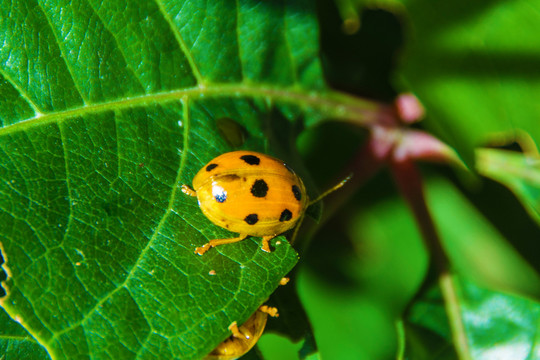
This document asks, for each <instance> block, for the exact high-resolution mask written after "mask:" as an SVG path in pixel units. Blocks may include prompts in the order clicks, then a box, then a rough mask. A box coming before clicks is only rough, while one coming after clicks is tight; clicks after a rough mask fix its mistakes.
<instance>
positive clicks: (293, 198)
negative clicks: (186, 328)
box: [182, 151, 348, 255]
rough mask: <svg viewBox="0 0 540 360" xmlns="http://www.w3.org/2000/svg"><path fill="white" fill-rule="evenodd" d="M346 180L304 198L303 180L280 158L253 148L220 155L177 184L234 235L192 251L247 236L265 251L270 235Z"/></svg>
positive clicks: (289, 224) (293, 222)
mask: <svg viewBox="0 0 540 360" xmlns="http://www.w3.org/2000/svg"><path fill="white" fill-rule="evenodd" d="M347 180H348V178H347V179H345V180H344V181H342V182H341V183H340V184H338V185H337V186H335V187H334V188H332V189H331V190H330V191H327V192H326V193H324V194H323V195H321V196H319V197H318V198H317V199H316V200H314V201H311V202H310V201H309V199H308V196H307V193H306V188H305V187H304V183H303V182H302V180H301V179H300V177H299V176H298V175H296V174H295V172H294V171H293V170H292V169H291V168H290V167H289V166H288V165H287V164H285V163H284V162H283V161H281V160H279V159H276V158H274V157H271V156H268V155H265V154H260V153H257V152H253V151H233V152H228V153H225V154H223V155H220V156H218V157H216V158H215V159H213V160H212V161H210V162H209V163H208V164H206V165H205V166H204V167H203V168H202V169H201V170H199V172H198V173H197V174H196V175H195V177H194V178H193V189H191V188H190V187H189V186H187V185H182V192H184V193H185V194H187V195H190V196H196V197H197V199H198V202H199V207H200V208H201V210H202V212H203V213H204V215H206V217H207V218H208V219H210V221H211V222H213V223H214V224H216V225H218V226H221V227H222V228H225V229H227V230H230V231H233V232H236V233H238V236H237V237H235V238H231V239H214V240H210V241H209V242H208V243H206V244H204V245H203V246H201V247H198V248H197V249H195V252H196V253H197V254H199V255H202V254H204V253H205V252H206V251H208V250H209V249H210V248H212V247H214V246H217V245H222V244H230V243H234V242H237V241H241V240H244V239H245V238H246V237H248V236H250V235H252V236H260V237H262V249H263V250H264V251H266V252H270V246H269V241H270V240H271V239H273V238H274V237H276V236H277V235H279V234H281V233H283V232H285V231H287V230H289V229H291V228H293V227H294V226H295V225H296V224H297V223H298V221H299V220H300V219H301V218H302V217H303V215H304V212H305V210H306V208H307V207H308V206H309V205H311V204H313V203H314V202H317V201H319V200H320V199H321V198H322V197H324V196H325V195H327V194H328V193H329V192H331V191H334V190H335V189H337V188H339V187H341V186H342V185H343V184H344V183H345V181H347Z"/></svg>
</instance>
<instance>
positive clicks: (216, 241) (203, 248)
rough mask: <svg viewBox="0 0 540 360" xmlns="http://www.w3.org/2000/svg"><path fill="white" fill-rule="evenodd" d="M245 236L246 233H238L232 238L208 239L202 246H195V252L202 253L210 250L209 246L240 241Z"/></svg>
mask: <svg viewBox="0 0 540 360" xmlns="http://www.w3.org/2000/svg"><path fill="white" fill-rule="evenodd" d="M247 237H248V235H247V234H244V235H243V234H240V235H238V237H235V238H232V239H214V240H210V241H209V242H207V243H206V244H204V245H203V246H201V247H198V248H196V249H195V253H196V254H199V255H202V254H204V253H205V252H207V251H208V250H210V249H211V248H213V247H214V246H218V245H223V244H232V243H235V242H238V241H242V240H244V239H245V238H247Z"/></svg>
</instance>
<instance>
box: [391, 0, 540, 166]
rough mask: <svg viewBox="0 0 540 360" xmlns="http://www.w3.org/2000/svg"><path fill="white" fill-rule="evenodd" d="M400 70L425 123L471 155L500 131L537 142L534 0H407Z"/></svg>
mask: <svg viewBox="0 0 540 360" xmlns="http://www.w3.org/2000/svg"><path fill="white" fill-rule="evenodd" d="M402 3H404V4H405V6H406V9H405V14H406V18H407V20H408V21H407V24H408V31H407V34H408V39H407V45H406V49H405V50H406V53H405V55H404V57H403V59H404V60H403V63H402V68H401V71H400V75H401V79H403V80H404V81H405V83H406V84H407V88H409V89H410V90H412V91H414V92H415V93H416V94H417V95H418V97H419V98H420V100H421V102H422V103H423V104H424V105H425V106H426V109H427V114H428V118H427V119H426V124H427V125H428V126H429V127H430V128H431V129H432V130H434V131H436V134H437V135H439V136H440V137H442V138H444V139H445V140H446V141H448V142H449V143H450V144H451V145H453V146H454V147H456V148H457V149H458V150H459V151H460V152H461V153H462V154H464V155H466V157H467V158H468V159H469V160H471V161H472V160H473V152H472V148H473V147H474V146H476V145H478V144H481V143H485V142H486V141H489V140H490V138H491V137H492V136H495V135H499V134H500V133H508V134H516V133H517V132H518V131H525V132H527V133H529V134H530V136H531V137H532V138H533V139H534V141H535V142H536V143H537V144H538V143H540V127H539V126H538V118H539V117H540V112H539V108H538V107H537V106H536V105H535V104H536V95H535V94H537V93H538V91H540V70H539V68H538V67H537V66H536V63H537V62H538V60H539V59H540V48H539V47H538V44H537V39H536V36H535V35H534V34H536V33H538V31H540V22H539V21H538V10H539V6H540V2H538V1H527V0H518V1H481V2H470V1H466V0H459V1H452V2H445V3H441V4H437V5H434V4H433V2H431V1H407V0H403V1H402Z"/></svg>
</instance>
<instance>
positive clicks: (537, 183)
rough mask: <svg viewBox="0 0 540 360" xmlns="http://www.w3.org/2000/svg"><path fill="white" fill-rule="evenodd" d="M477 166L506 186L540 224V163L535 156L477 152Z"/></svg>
mask: <svg viewBox="0 0 540 360" xmlns="http://www.w3.org/2000/svg"><path fill="white" fill-rule="evenodd" d="M476 167H477V169H478V172H479V173H480V174H482V175H484V176H486V177H489V178H491V179H493V180H495V181H498V182H500V183H501V184H503V185H505V186H506V187H508V188H509V189H510V190H511V191H512V192H513V193H514V194H515V195H516V197H517V198H518V199H519V200H520V201H521V203H522V204H523V206H524V207H525V209H527V211H528V212H529V214H530V215H531V217H532V218H533V219H534V220H535V221H536V222H537V223H538V224H540V161H539V159H538V157H535V156H527V155H526V154H521V153H517V152H511V151H503V150H496V149H480V150H477V161H476Z"/></svg>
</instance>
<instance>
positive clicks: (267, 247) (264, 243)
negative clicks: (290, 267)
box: [262, 235, 276, 252]
mask: <svg viewBox="0 0 540 360" xmlns="http://www.w3.org/2000/svg"><path fill="white" fill-rule="evenodd" d="M275 237H276V235H268V236H263V238H262V249H263V251H266V252H270V240H272V239H273V238H275Z"/></svg>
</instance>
